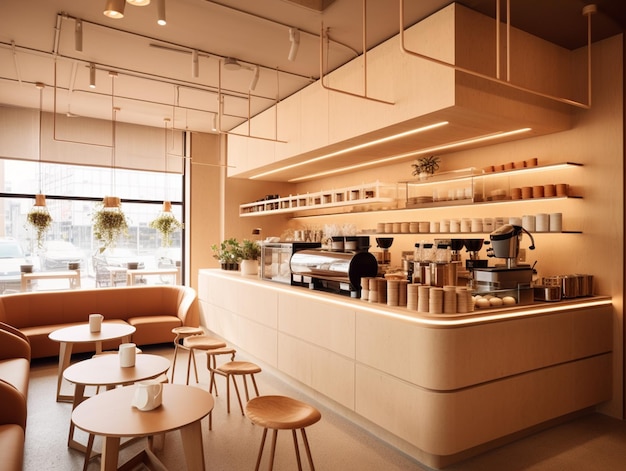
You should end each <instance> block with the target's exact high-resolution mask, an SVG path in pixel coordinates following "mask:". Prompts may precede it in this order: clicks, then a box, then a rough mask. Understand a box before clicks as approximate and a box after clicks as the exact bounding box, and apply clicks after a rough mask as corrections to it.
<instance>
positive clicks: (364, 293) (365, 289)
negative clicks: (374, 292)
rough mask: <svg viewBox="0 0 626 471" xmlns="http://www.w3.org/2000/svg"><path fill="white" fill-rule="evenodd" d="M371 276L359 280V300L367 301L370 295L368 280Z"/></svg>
mask: <svg viewBox="0 0 626 471" xmlns="http://www.w3.org/2000/svg"><path fill="white" fill-rule="evenodd" d="M371 279H372V277H371V276H366V277H363V278H361V299H362V300H364V301H367V300H368V298H369V293H370V280H371Z"/></svg>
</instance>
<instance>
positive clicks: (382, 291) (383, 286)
mask: <svg viewBox="0 0 626 471" xmlns="http://www.w3.org/2000/svg"><path fill="white" fill-rule="evenodd" d="M376 280H377V281H378V286H377V291H378V302H379V303H381V304H387V280H385V279H384V278H376Z"/></svg>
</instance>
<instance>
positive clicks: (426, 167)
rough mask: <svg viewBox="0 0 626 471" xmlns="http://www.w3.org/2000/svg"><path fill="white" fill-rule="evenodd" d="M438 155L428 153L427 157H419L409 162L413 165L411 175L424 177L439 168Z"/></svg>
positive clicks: (432, 173)
mask: <svg viewBox="0 0 626 471" xmlns="http://www.w3.org/2000/svg"><path fill="white" fill-rule="evenodd" d="M439 161H440V160H439V157H437V156H436V155H430V156H428V157H421V158H419V159H417V160H416V161H415V163H413V164H411V166H412V167H413V176H417V177H419V178H420V179H426V178H428V177H430V176H432V175H434V173H435V172H436V171H437V170H439Z"/></svg>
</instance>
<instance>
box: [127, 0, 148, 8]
mask: <svg viewBox="0 0 626 471" xmlns="http://www.w3.org/2000/svg"><path fill="white" fill-rule="evenodd" d="M126 2H127V3H130V4H131V5H134V6H136V7H145V6H148V5H150V0H126Z"/></svg>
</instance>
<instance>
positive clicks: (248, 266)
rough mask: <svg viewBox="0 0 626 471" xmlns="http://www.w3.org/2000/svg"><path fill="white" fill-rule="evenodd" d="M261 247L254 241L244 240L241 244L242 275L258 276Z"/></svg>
mask: <svg viewBox="0 0 626 471" xmlns="http://www.w3.org/2000/svg"><path fill="white" fill-rule="evenodd" d="M260 256H261V246H260V245H259V244H258V243H257V242H255V241H254V240H248V239H244V240H243V241H242V242H241V264H240V265H241V274H242V275H256V274H257V273H258V272H259V257H260Z"/></svg>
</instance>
